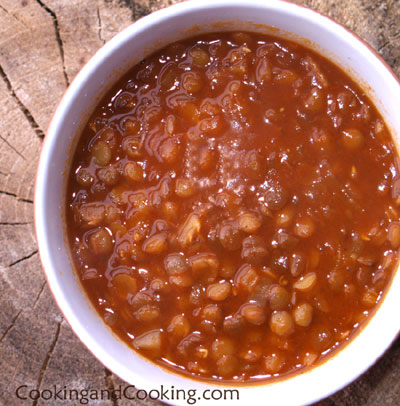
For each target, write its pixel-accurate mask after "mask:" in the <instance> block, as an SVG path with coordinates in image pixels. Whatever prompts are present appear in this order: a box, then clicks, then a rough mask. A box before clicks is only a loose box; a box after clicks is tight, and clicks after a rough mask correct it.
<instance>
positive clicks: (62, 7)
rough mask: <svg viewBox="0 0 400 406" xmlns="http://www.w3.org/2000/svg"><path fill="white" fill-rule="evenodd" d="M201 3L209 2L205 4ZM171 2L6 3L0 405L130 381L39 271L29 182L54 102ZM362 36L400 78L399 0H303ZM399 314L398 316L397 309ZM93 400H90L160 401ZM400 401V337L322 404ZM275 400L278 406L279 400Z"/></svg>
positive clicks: (0, 10)
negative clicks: (82, 332)
mask: <svg viewBox="0 0 400 406" xmlns="http://www.w3.org/2000/svg"><path fill="white" fill-rule="evenodd" d="M204 1H205V2H206V1H207V0H204ZM175 2H176V1H174V0H136V1H133V0H0V100H1V103H0V116H1V120H0V147H1V151H2V152H1V159H0V241H1V244H0V286H1V296H0V308H1V313H0V388H1V391H0V404H2V405H19V404H23V405H25V404H26V405H29V404H31V405H33V406H35V405H45V404H46V405H48V404H51V405H55V406H57V405H66V404H68V405H78V404H80V403H79V401H77V400H71V401H65V400H52V401H48V402H46V401H43V400H26V401H22V400H18V399H17V398H16V396H15V391H16V389H17V388H18V387H19V386H20V385H27V387H28V388H29V389H35V388H40V389H46V388H51V387H53V385H54V384H57V385H58V386H60V387H63V386H66V387H67V388H73V389H77V390H81V389H98V390H101V389H107V388H108V389H112V388H118V387H119V385H124V383H123V382H121V381H120V380H119V378H117V377H116V376H114V375H113V374H111V373H110V372H109V371H107V370H106V369H105V368H104V367H103V366H102V365H101V364H100V363H99V362H98V361H97V360H96V359H95V358H94V357H93V356H92V355H91V354H90V353H89V352H88V351H87V349H86V348H85V347H84V346H83V345H82V344H81V343H80V341H79V340H78V339H77V338H76V337H75V335H74V334H73V333H72V331H71V330H70V328H69V326H68V325H67V323H66V322H65V321H64V320H63V318H62V316H61V314H60V312H59V310H58V308H57V307H56V305H55V303H54V300H53V298H52V296H51V294H50V292H49V289H48V287H47V285H46V282H45V278H44V276H43V273H42V270H41V268H40V263H39V258H38V253H37V246H36V242H35V236H34V231H33V184H34V177H35V171H36V165H37V160H38V156H39V152H40V147H41V142H42V139H43V137H44V134H45V130H46V128H47V126H48V124H49V122H50V119H51V116H52V114H53V112H54V110H55V108H56V105H57V103H58V101H59V100H60V98H61V96H62V94H63V93H64V91H65V89H66V87H67V86H68V85H69V83H70V82H71V81H72V79H73V78H74V76H75V75H76V74H77V73H78V71H79V70H80V69H81V67H82V66H83V65H84V64H85V63H86V62H87V61H88V59H89V58H90V57H91V56H92V55H93V54H94V53H95V52H96V50H97V49H99V48H100V47H101V46H102V45H103V44H104V43H105V42H106V41H108V40H109V39H110V38H112V37H113V36H114V35H115V34H116V33H118V32H120V31H121V30H122V29H123V28H125V27H126V26H128V25H129V24H131V23H132V22H133V21H134V20H136V19H138V18H140V17H142V16H144V15H146V14H148V13H150V12H151V11H154V10H156V9H159V8H162V7H165V6H167V5H170V4H172V3H175ZM296 2H297V3H298V4H302V5H306V6H308V7H311V8H313V9H315V10H317V11H319V12H321V13H323V14H326V15H328V16H330V17H332V18H333V19H335V20H336V21H338V22H340V23H342V24H344V25H345V26H346V27H348V28H350V29H351V30H353V31H354V32H355V33H357V34H358V35H360V36H361V37H362V38H364V39H365V40H366V41H367V42H368V43H369V44H370V45H371V46H372V47H373V48H375V49H376V50H377V51H378V52H379V53H380V54H381V55H382V56H383V58H384V59H385V60H386V61H387V62H388V63H389V64H390V65H391V66H392V68H393V69H394V71H395V72H396V73H397V74H400V23H399V21H400V1H398V0H377V1H374V0H348V1H347V2H338V1H337V0H297V1H296ZM394 317H398V316H397V315H396V316H395V315H394ZM156 403H158V402H155V401H128V400H126V399H125V400H115V399H105V400H93V401H91V402H90V405H101V406H103V405H104V406H116V405H118V406H124V405H127V404H130V405H132V404H134V405H135V404H140V405H142V404H149V405H155V404H156ZM398 404H400V341H399V340H397V342H396V343H395V344H394V345H393V346H392V348H391V349H390V350H389V351H388V353H387V354H386V355H385V356H384V357H383V358H382V359H381V360H380V361H379V362H378V363H377V364H376V365H375V366H374V367H373V368H371V369H370V371H368V372H367V373H366V374H364V375H363V376H362V377H361V378H359V379H358V380H357V381H355V382H354V383H353V384H351V385H350V386H348V387H347V388H345V389H343V390H342V391H340V392H338V393H337V394H335V395H333V396H331V397H330V398H328V399H326V400H324V401H321V402H319V405H320V406H333V405H335V406H361V405H362V406H364V405H366V406H375V405H398ZM274 406H275V405H274Z"/></svg>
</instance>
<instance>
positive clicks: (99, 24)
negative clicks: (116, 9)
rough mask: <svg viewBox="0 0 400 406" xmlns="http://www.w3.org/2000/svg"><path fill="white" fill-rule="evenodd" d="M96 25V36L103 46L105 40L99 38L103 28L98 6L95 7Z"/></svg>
mask: <svg viewBox="0 0 400 406" xmlns="http://www.w3.org/2000/svg"><path fill="white" fill-rule="evenodd" d="M97 25H98V26H99V29H98V30H97V36H98V37H99V40H100V41H101V42H102V44H103V45H104V44H105V43H106V40H105V39H104V38H102V36H101V34H102V30H103V26H102V22H101V15H100V8H99V7H98V6H97Z"/></svg>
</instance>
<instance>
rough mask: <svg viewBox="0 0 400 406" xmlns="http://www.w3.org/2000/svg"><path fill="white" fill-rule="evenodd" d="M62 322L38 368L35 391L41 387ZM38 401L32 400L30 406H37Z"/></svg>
mask: <svg viewBox="0 0 400 406" xmlns="http://www.w3.org/2000/svg"><path fill="white" fill-rule="evenodd" d="M62 322H63V319H61V321H60V322H59V323H58V325H57V330H56V335H55V337H54V340H53V342H52V343H51V345H50V348H49V350H48V351H47V354H46V357H45V359H44V361H43V364H42V367H41V368H40V373H39V378H38V383H37V386H36V389H37V390H39V391H40V387H41V385H42V381H43V377H44V374H45V372H46V369H47V367H48V365H49V361H50V358H51V355H52V354H53V351H54V348H55V347H56V344H57V341H58V337H59V336H60V331H61V324H62ZM39 399H40V398H36V399H35V400H34V402H33V403H32V406H37V404H38V401H39Z"/></svg>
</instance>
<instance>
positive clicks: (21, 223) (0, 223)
mask: <svg viewBox="0 0 400 406" xmlns="http://www.w3.org/2000/svg"><path fill="white" fill-rule="evenodd" d="M32 223H33V221H15V222H12V221H0V226H25V225H27V224H32Z"/></svg>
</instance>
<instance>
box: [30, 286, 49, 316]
mask: <svg viewBox="0 0 400 406" xmlns="http://www.w3.org/2000/svg"><path fill="white" fill-rule="evenodd" d="M45 286H46V282H43V285H42V287H41V288H40V291H39V294H38V295H37V296H36V299H35V301H34V302H33V305H32V308H33V309H34V308H35V307H36V305H37V302H38V301H39V299H40V296H41V294H42V292H43V290H44V287H45Z"/></svg>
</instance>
